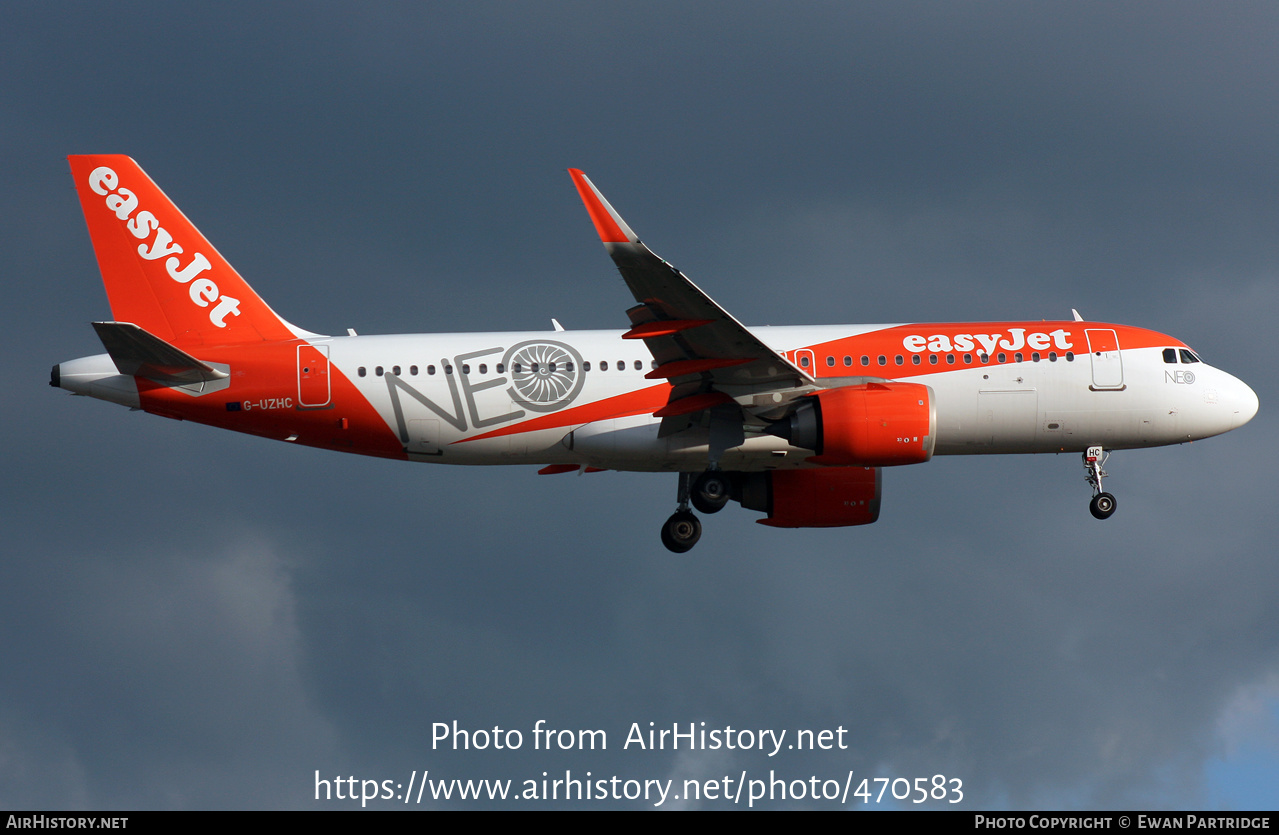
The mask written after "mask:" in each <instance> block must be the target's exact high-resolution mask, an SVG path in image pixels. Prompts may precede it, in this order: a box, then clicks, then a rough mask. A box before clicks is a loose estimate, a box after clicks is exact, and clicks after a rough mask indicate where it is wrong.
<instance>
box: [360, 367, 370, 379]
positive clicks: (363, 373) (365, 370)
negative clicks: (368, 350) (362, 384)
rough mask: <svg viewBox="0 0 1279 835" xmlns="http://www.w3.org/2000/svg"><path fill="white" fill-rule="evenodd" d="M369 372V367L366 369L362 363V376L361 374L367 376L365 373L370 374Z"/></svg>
mask: <svg viewBox="0 0 1279 835" xmlns="http://www.w3.org/2000/svg"><path fill="white" fill-rule="evenodd" d="M368 373H369V372H368V369H366V368H365V367H364V366H362V365H361V366H360V376H361V377H363V376H365V375H366V374H368Z"/></svg>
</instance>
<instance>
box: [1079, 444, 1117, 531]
mask: <svg viewBox="0 0 1279 835" xmlns="http://www.w3.org/2000/svg"><path fill="white" fill-rule="evenodd" d="M1109 458H1110V453H1109V452H1106V451H1105V450H1104V449H1102V448H1101V447H1099V446H1090V447H1088V449H1087V450H1085V451H1084V471H1085V472H1086V473H1087V474H1088V483H1089V484H1090V485H1092V489H1093V494H1094V495H1093V497H1092V501H1091V502H1089V504H1088V512H1089V513H1091V514H1092V515H1093V517H1094V518H1096V519H1109V518H1110V516H1111V514H1113V513H1114V512H1115V497H1114V496H1112V495H1111V494H1109V493H1106V492H1104V491H1103V490H1102V489H1101V480H1102V479H1103V478H1105V477H1106V471H1105V470H1103V469H1102V465H1104V464H1105V463H1106V461H1107V459H1109Z"/></svg>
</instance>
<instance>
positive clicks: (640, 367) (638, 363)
mask: <svg viewBox="0 0 1279 835" xmlns="http://www.w3.org/2000/svg"><path fill="white" fill-rule="evenodd" d="M635 370H636V371H643V370H644V360H635Z"/></svg>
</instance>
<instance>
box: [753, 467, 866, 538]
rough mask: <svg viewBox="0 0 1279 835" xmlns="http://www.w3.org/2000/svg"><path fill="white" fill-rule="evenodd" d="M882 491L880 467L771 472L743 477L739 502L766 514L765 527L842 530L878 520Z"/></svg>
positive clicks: (762, 523)
mask: <svg viewBox="0 0 1279 835" xmlns="http://www.w3.org/2000/svg"><path fill="white" fill-rule="evenodd" d="M879 489H880V470H879V468H878V467H829V468H822V469H815V470H770V471H769V472H766V473H749V474H747V475H745V476H744V477H743V479H742V481H741V482H740V490H741V494H740V498H739V499H738V500H739V501H740V502H741V503H742V507H744V508H747V509H748V510H762V511H764V512H765V513H767V514H768V518H767V519H760V520H758V521H759V523H760V524H761V525H771V526H772V527H775V528H842V527H846V526H849V525H869V524H870V523H871V522H874V521H875V520H876V519H878V518H879ZM734 498H738V497H736V496H735V497H734Z"/></svg>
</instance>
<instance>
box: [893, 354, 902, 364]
mask: <svg viewBox="0 0 1279 835" xmlns="http://www.w3.org/2000/svg"><path fill="white" fill-rule="evenodd" d="M893 361H894V362H896V363H897V364H898V365H902V364H904V363H905V360H903V359H902V355H901V354H898V355H897V356H896V357H894V358H893Z"/></svg>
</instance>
